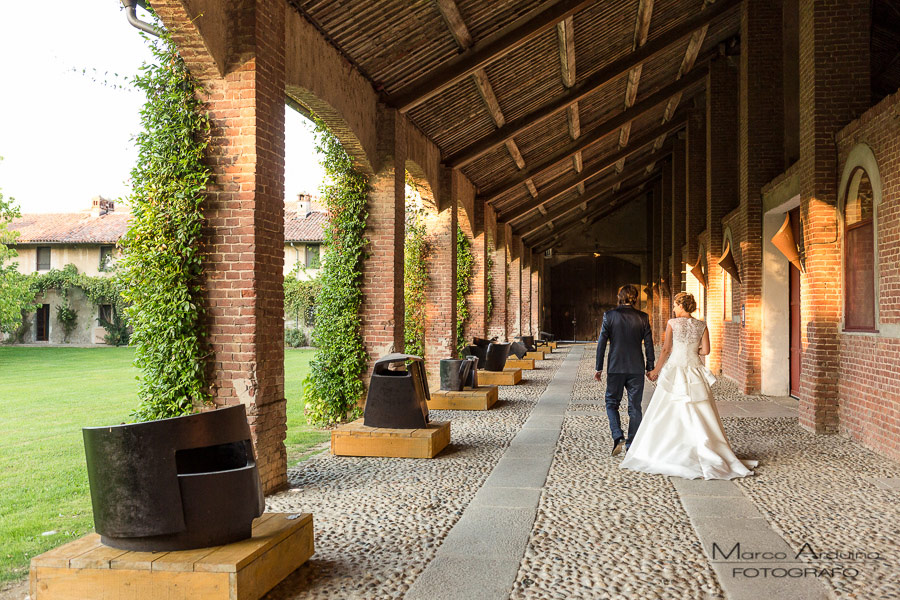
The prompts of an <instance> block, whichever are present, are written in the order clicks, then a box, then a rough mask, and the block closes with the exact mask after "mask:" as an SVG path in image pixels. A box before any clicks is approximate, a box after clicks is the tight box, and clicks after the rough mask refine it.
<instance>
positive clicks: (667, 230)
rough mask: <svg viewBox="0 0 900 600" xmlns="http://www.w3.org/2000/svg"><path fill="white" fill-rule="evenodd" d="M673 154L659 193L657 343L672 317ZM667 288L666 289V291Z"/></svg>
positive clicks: (666, 165)
mask: <svg viewBox="0 0 900 600" xmlns="http://www.w3.org/2000/svg"><path fill="white" fill-rule="evenodd" d="M674 166H675V160H674V156H673V157H672V159H670V160H668V161H667V162H666V164H665V165H663V174H662V190H661V194H660V219H661V221H660V225H661V226H660V240H661V242H662V245H661V247H660V264H659V276H660V279H661V280H662V281H664V282H665V283H666V287H665V288H664V286H662V285H660V290H659V337H658V339H659V343H663V341H664V338H665V333H666V323H668V322H669V319H670V318H672V293H673V292H674V291H675V290H674V289H673V288H672V268H671V264H672V261H671V260H670V259H671V256H672V190H673V189H674V188H673V180H674ZM666 290H668V291H666Z"/></svg>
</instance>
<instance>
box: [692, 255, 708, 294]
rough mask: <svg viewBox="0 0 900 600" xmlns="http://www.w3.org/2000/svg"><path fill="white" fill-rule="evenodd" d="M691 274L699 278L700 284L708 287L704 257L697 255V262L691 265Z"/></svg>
mask: <svg viewBox="0 0 900 600" xmlns="http://www.w3.org/2000/svg"><path fill="white" fill-rule="evenodd" d="M691 275H693V276H694V277H696V278H697V281H699V282H700V285H702V286H703V287H706V275H705V274H704V273H703V259H701V258H700V257H697V264H696V265H694V266H693V267H691Z"/></svg>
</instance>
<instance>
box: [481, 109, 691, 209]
mask: <svg viewBox="0 0 900 600" xmlns="http://www.w3.org/2000/svg"><path fill="white" fill-rule="evenodd" d="M684 124H685V119H683V118H682V117H680V116H679V117H678V118H676V119H673V120H672V121H670V122H668V123H664V124H663V125H661V126H660V127H656V128H654V129H652V130H650V131H648V132H646V133H644V134H643V135H641V136H640V137H638V138H636V139H635V140H634V143H633V144H631V146H630V147H628V148H623V149H621V150H619V151H618V152H615V153H613V154H611V155H609V156H606V157H604V158H603V159H602V160H601V161H600V162H597V163H595V164H594V165H593V166H591V167H588V168H585V169H582V170H581V172H579V173H577V174H576V175H575V176H574V177H571V178H569V179H567V180H565V181H561V182H558V183H556V184H555V185H553V186H551V187H549V188H548V189H546V190H544V191H543V192H541V193H539V194H538V197H537V198H534V199H533V200H531V201H527V202H525V203H523V204H521V205H519V206H517V207H514V208H511V209H509V210H505V211H502V210H501V211H500V214H499V215H498V219H500V220H501V221H504V222H507V221H512V220H514V219H517V218H518V217H521V216H522V215H524V214H526V213H527V212H529V211H530V210H532V209H534V208H536V207H537V206H540V205H542V204H545V203H547V202H550V201H551V200H553V199H554V198H557V197H558V196H560V195H561V194H564V193H565V192H567V191H569V190H570V189H572V188H574V187H577V186H578V185H579V184H581V183H585V182H586V181H587V180H589V179H591V178H593V177H595V176H596V175H599V174H600V173H601V172H603V171H605V170H606V169H608V168H610V167H611V166H613V165H615V164H616V162H618V161H619V160H620V159H622V158H624V157H626V156H629V155H630V154H633V153H635V152H637V151H638V150H640V149H641V148H643V147H644V146H646V145H648V144H651V143H653V141H654V140H655V139H656V137H657V136H658V135H660V134H662V133H671V132H673V131H676V130H677V129H679V128H681V127H683V126H684ZM613 131H615V130H613Z"/></svg>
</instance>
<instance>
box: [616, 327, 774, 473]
mask: <svg viewBox="0 0 900 600" xmlns="http://www.w3.org/2000/svg"><path fill="white" fill-rule="evenodd" d="M669 324H670V325H671V326H672V354H671V355H670V356H669V359H668V360H667V361H666V363H665V364H664V365H663V368H662V369H661V370H660V372H659V378H658V379H657V381H656V391H655V392H653V398H652V399H651V400H650V406H649V407H648V408H647V413H646V414H645V415H644V418H643V420H642V421H641V425H640V427H639V428H638V432H637V435H636V436H635V438H634V441H633V442H632V443H631V448H629V449H628V452H627V454H626V455H625V459H624V460H623V461H622V464H621V467H622V468H623V469H631V470H633V471H642V472H644V473H657V474H660V475H675V476H677V477H684V478H685V479H698V478H703V479H734V478H736V477H745V476H747V475H752V474H753V471H751V470H750V469H751V468H753V467H755V466H756V464H757V463H756V461H742V460H740V459H739V458H738V457H736V456H735V455H734V452H733V451H732V450H731V446H730V445H729V444H728V439H727V438H726V437H725V430H724V428H723V427H722V420H721V419H720V418H719V411H718V410H717V409H716V402H715V398H713V394H712V390H711V389H710V386H711V385H712V384H713V383H715V381H716V378H715V376H714V375H713V374H712V372H711V371H710V370H709V369H707V368H706V366H705V365H704V364H703V362H702V361H701V360H700V355H699V354H698V350H699V348H700V342H701V340H702V339H703V331H704V330H705V329H706V323H705V322H703V321H699V320H697V319H694V318H692V317H679V318H676V319H671V320H670V321H669Z"/></svg>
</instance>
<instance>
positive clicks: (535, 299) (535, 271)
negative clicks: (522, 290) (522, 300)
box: [531, 254, 544, 337]
mask: <svg viewBox="0 0 900 600" xmlns="http://www.w3.org/2000/svg"><path fill="white" fill-rule="evenodd" d="M543 264H544V255H543V254H533V255H532V259H531V334H532V335H534V337H538V336H540V333H541V271H542V270H543Z"/></svg>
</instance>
